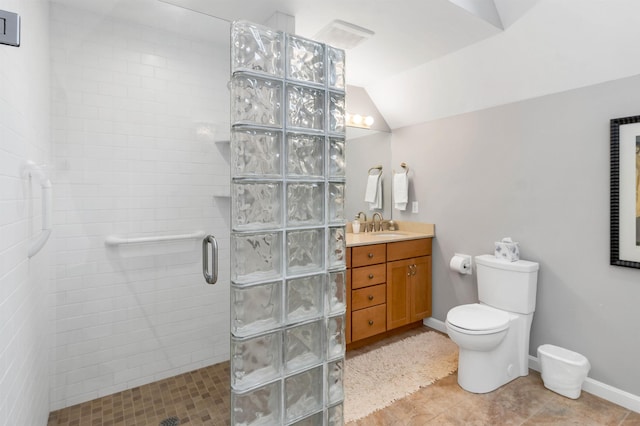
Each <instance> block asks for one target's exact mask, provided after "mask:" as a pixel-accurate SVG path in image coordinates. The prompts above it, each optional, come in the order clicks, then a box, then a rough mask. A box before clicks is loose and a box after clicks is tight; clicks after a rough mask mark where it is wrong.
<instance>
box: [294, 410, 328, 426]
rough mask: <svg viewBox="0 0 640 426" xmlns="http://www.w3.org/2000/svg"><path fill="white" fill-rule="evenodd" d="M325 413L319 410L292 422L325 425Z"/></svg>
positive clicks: (315, 425) (306, 424) (313, 425)
mask: <svg viewBox="0 0 640 426" xmlns="http://www.w3.org/2000/svg"><path fill="white" fill-rule="evenodd" d="M323 420H324V413H323V412H322V411H319V412H317V413H315V414H312V415H310V416H309V417H305V418H304V419H302V420H298V421H297V422H294V423H291V426H323Z"/></svg>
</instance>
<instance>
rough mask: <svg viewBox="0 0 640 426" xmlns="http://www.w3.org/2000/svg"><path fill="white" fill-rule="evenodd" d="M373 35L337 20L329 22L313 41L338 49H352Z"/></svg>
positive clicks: (366, 30) (364, 29)
mask: <svg viewBox="0 0 640 426" xmlns="http://www.w3.org/2000/svg"><path fill="white" fill-rule="evenodd" d="M374 34H375V33H374V32H373V31H371V30H368V29H366V28H362V27H359V26H357V25H355V24H351V23H349V22H345V21H341V20H339V19H336V20H333V21H331V22H330V23H329V24H328V25H326V26H325V27H324V28H322V29H321V30H320V31H319V32H318V34H316V35H315V36H314V37H313V39H314V40H317V41H321V42H323V43H326V44H328V45H330V46H333V47H337V48H339V49H345V50H347V49H353V48H354V47H356V46H357V45H359V44H360V43H362V42H364V41H365V40H367V39H368V38H370V37H371V36H373V35H374Z"/></svg>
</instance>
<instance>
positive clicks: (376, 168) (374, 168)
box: [367, 165, 382, 175]
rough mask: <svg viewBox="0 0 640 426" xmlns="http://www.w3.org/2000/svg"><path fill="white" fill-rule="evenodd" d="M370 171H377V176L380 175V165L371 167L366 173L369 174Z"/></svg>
mask: <svg viewBox="0 0 640 426" xmlns="http://www.w3.org/2000/svg"><path fill="white" fill-rule="evenodd" d="M372 170H377V171H378V174H379V175H381V174H382V166H381V165H377V166H373V167H371V168H370V169H369V171H368V172H367V173H368V174H371V171H372Z"/></svg>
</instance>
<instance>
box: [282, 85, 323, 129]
mask: <svg viewBox="0 0 640 426" xmlns="http://www.w3.org/2000/svg"><path fill="white" fill-rule="evenodd" d="M324 108H325V106H324V90H321V89H313V88H309V87H303V86H297V85H293V84H288V85H287V126H288V127H299V128H303V129H314V130H324Z"/></svg>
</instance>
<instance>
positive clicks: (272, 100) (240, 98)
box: [231, 74, 282, 127]
mask: <svg viewBox="0 0 640 426" xmlns="http://www.w3.org/2000/svg"><path fill="white" fill-rule="evenodd" d="M231 98H232V100H231V105H232V108H231V123H232V124H258V125H261V126H272V127H281V126H282V83H281V82H279V81H274V80H267V79H263V78H258V77H254V76H248V75H242V74H236V75H234V76H233V78H232V79H231Z"/></svg>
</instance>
